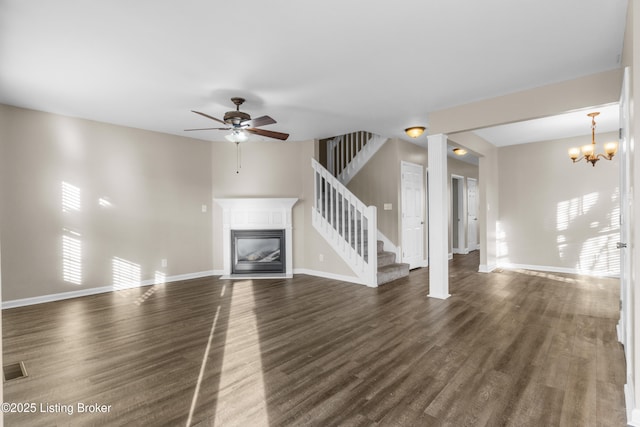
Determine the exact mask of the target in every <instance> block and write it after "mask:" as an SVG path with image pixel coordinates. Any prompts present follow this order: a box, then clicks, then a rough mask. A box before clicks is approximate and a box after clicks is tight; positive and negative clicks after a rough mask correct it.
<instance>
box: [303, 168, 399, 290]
mask: <svg viewBox="0 0 640 427" xmlns="http://www.w3.org/2000/svg"><path fill="white" fill-rule="evenodd" d="M311 166H312V168H313V170H314V198H313V200H314V205H313V209H312V223H313V226H314V228H315V229H316V230H317V231H318V232H319V233H320V235H322V236H323V237H324V239H325V240H326V241H327V242H328V243H329V244H330V245H331V247H332V248H333V249H334V250H335V251H336V252H337V253H338V254H339V255H340V256H341V257H342V259H343V260H344V261H345V262H346V263H347V265H349V267H350V268H351V269H352V270H353V271H354V273H356V275H357V277H358V280H357V282H358V283H361V284H364V285H367V286H370V287H376V286H378V285H381V284H383V283H388V282H390V281H393V280H396V279H398V278H400V277H404V276H407V275H408V274H409V265H408V264H401V263H396V259H395V258H396V256H395V253H393V252H386V251H384V244H383V242H382V241H380V240H377V211H376V207H375V206H365V205H364V203H362V201H360V199H358V198H357V197H356V196H355V195H354V194H353V193H351V192H350V191H349V190H348V189H347V188H346V187H345V186H344V185H343V184H342V183H340V182H339V180H338V179H337V178H336V177H335V176H333V175H332V174H331V173H330V172H329V171H328V170H327V169H325V168H324V167H323V166H322V165H321V164H320V163H318V162H317V161H316V160H315V159H311ZM374 244H375V246H374ZM374 253H375V254H376V256H370V255H369V254H374Z"/></svg>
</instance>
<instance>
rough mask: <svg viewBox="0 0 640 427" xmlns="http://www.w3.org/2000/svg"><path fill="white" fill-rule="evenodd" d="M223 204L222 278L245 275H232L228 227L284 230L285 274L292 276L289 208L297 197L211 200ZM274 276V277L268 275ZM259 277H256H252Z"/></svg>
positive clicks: (291, 232)
mask: <svg viewBox="0 0 640 427" xmlns="http://www.w3.org/2000/svg"><path fill="white" fill-rule="evenodd" d="M213 200H214V201H215V202H216V203H217V204H219V205H220V206H221V207H222V258H223V261H222V262H223V276H222V278H231V279H234V278H247V277H248V275H244V274H243V275H232V274H231V230H266V229H277V230H285V257H286V260H285V274H284V275H280V276H281V277H287V278H290V277H293V227H292V220H291V217H292V210H293V205H294V204H295V203H296V202H297V201H298V199H297V198H225V199H213ZM269 277H273V276H269ZM252 278H258V277H252Z"/></svg>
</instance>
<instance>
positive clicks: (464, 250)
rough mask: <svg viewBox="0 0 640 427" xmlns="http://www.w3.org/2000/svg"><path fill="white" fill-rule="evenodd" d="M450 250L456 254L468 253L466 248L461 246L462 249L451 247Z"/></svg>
mask: <svg viewBox="0 0 640 427" xmlns="http://www.w3.org/2000/svg"><path fill="white" fill-rule="evenodd" d="M452 252H453V253H454V254H456V255H469V249H468V248H462V249H458V248H453V250H452Z"/></svg>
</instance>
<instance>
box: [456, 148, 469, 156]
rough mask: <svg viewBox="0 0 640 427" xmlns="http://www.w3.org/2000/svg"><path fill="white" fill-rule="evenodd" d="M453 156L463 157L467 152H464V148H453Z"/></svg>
mask: <svg viewBox="0 0 640 427" xmlns="http://www.w3.org/2000/svg"><path fill="white" fill-rule="evenodd" d="M453 154H456V155H458V156H464V155H465V154H467V150H465V149H464V148H454V149H453Z"/></svg>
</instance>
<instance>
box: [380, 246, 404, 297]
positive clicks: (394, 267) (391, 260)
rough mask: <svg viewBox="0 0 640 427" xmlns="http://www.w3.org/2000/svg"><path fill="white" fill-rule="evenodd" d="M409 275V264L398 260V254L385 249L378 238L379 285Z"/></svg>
mask: <svg viewBox="0 0 640 427" xmlns="http://www.w3.org/2000/svg"><path fill="white" fill-rule="evenodd" d="M408 275H409V264H404V263H398V262H396V254H395V253H393V252H388V251H385V250H384V243H383V242H382V240H378V286H380V285H382V284H384V283H389V282H393V281H394V280H396V279H400V278H402V277H406V276H408Z"/></svg>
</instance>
